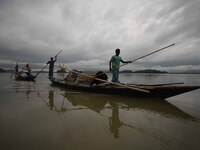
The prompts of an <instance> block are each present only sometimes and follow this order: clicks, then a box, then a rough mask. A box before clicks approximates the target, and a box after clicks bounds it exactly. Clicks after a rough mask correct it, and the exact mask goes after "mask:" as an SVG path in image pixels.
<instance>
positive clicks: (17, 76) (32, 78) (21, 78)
mask: <svg viewBox="0 0 200 150" xmlns="http://www.w3.org/2000/svg"><path fill="white" fill-rule="evenodd" d="M15 80H17V81H32V82H35V76H30V77H28V76H27V75H23V74H21V73H19V72H17V73H15Z"/></svg>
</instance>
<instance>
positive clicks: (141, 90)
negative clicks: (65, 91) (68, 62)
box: [66, 69, 149, 93]
mask: <svg viewBox="0 0 200 150" xmlns="http://www.w3.org/2000/svg"><path fill="white" fill-rule="evenodd" d="M66 70H68V71H70V72H73V73H75V74H78V75H82V76H85V77H88V78H91V79H95V80H98V81H101V82H105V83H109V84H113V85H117V86H121V87H125V88H127V89H131V90H134V91H140V92H144V93H149V91H148V90H145V89H141V88H138V87H136V86H128V85H124V84H120V83H116V82H109V81H107V80H103V79H99V78H94V77H91V76H89V75H87V74H84V73H80V72H77V71H73V70H70V69H66Z"/></svg>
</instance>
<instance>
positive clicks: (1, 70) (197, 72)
mask: <svg viewBox="0 0 200 150" xmlns="http://www.w3.org/2000/svg"><path fill="white" fill-rule="evenodd" d="M39 71H40V70H38V71H32V73H38V72H39ZM13 72H14V70H6V69H3V68H0V73H13ZM83 72H87V71H83ZM89 72H92V71H89ZM93 72H97V71H93ZM105 72H106V71H105ZM40 73H48V71H42V72H40ZM55 73H60V72H57V71H55ZM120 73H134V74H140V73H146V74H200V70H194V71H193V70H189V71H184V72H178V71H177V72H166V71H160V70H154V69H145V70H137V71H132V70H122V71H120Z"/></svg>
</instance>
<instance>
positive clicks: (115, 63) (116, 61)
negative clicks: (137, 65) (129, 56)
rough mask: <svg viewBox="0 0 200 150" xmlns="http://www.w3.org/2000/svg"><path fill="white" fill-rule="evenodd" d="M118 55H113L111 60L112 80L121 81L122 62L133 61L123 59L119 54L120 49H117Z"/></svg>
mask: <svg viewBox="0 0 200 150" xmlns="http://www.w3.org/2000/svg"><path fill="white" fill-rule="evenodd" d="M115 53H116V55H114V56H112V57H111V59H110V62H109V67H110V71H112V82H118V83H119V67H120V62H122V63H131V61H123V60H122V58H121V57H120V56H119V54H120V49H116V50H115Z"/></svg>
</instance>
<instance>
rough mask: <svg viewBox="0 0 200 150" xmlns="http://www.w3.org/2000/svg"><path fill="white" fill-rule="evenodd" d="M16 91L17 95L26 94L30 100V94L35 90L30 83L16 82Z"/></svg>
mask: <svg viewBox="0 0 200 150" xmlns="http://www.w3.org/2000/svg"><path fill="white" fill-rule="evenodd" d="M13 87H14V90H15V92H17V93H25V94H26V98H27V99H29V98H30V93H31V92H32V89H33V85H32V84H31V83H29V82H23V83H20V82H15V83H14V85H13Z"/></svg>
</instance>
